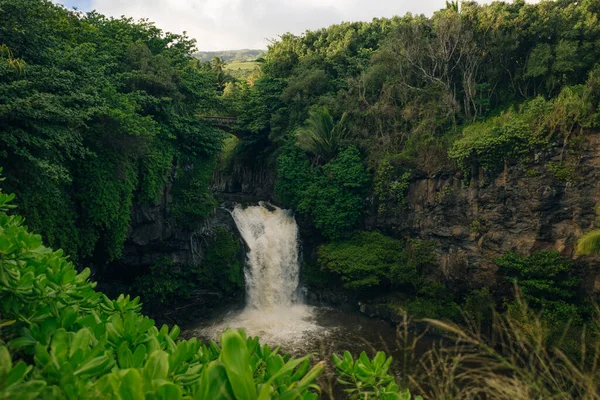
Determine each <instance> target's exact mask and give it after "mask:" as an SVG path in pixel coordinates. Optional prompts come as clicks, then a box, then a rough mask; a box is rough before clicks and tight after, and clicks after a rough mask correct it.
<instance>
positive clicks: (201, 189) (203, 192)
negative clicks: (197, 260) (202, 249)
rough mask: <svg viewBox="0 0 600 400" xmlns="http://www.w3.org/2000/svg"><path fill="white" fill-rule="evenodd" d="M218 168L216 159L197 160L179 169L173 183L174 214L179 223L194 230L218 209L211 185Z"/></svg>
mask: <svg viewBox="0 0 600 400" xmlns="http://www.w3.org/2000/svg"><path fill="white" fill-rule="evenodd" d="M215 167H216V159H215V158H213V157H211V158H210V159H208V160H207V159H202V158H197V159H196V161H195V162H194V163H193V164H191V165H182V166H180V167H179V168H178V169H177V172H176V174H175V180H174V182H173V206H172V213H173V215H174V216H175V218H176V219H177V221H178V222H179V223H180V224H181V225H182V226H186V227H188V228H189V229H194V228H195V227H197V226H198V224H199V223H200V222H201V221H202V220H203V219H204V218H206V217H207V216H209V215H210V214H211V213H212V212H213V211H214V209H215V208H216V207H217V201H216V200H215V199H214V197H213V195H212V192H211V191H210V190H209V185H210V182H211V180H212V177H213V172H214V169H215Z"/></svg>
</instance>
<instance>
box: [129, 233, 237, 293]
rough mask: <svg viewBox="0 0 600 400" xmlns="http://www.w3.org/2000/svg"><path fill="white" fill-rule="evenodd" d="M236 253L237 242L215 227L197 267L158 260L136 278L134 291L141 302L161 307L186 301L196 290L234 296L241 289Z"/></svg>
mask: <svg viewBox="0 0 600 400" xmlns="http://www.w3.org/2000/svg"><path fill="white" fill-rule="evenodd" d="M239 253H240V242H239V240H238V239H237V238H236V237H235V236H234V235H233V234H232V233H231V232H230V231H229V230H227V229H226V228H224V227H217V228H216V229H215V232H214V234H213V235H212V237H209V238H208V239H207V247H206V249H205V254H204V258H203V259H202V261H201V263H200V265H185V264H177V265H175V264H173V262H172V261H171V260H168V259H161V260H158V261H157V262H156V263H155V264H154V265H152V266H151V267H150V271H149V272H148V273H146V274H144V275H142V276H139V277H137V278H136V280H135V283H134V288H135V290H136V292H138V293H139V294H140V295H141V296H142V299H144V301H149V300H158V301H160V302H161V303H162V302H165V301H169V300H176V299H186V298H189V297H190V296H192V294H193V291H194V289H196V288H205V289H213V290H219V291H222V292H223V293H225V294H235V293H238V292H239V291H240V290H241V289H243V287H244V270H243V268H244V266H243V262H242V261H241V260H240V259H239V257H238V256H239Z"/></svg>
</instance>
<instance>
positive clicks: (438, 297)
mask: <svg viewBox="0 0 600 400" xmlns="http://www.w3.org/2000/svg"><path fill="white" fill-rule="evenodd" d="M400 308H401V309H402V310H404V311H406V312H407V313H408V315H410V316H414V317H416V318H437V319H444V320H452V321H459V320H460V317H461V310H460V307H459V306H458V304H457V303H456V301H455V299H454V295H453V294H452V292H450V291H449V290H448V289H447V288H446V286H444V284H442V283H440V282H437V281H425V282H423V283H421V284H420V286H418V287H417V290H416V293H415V296H414V297H409V298H407V299H405V300H403V301H402V303H401V304H400Z"/></svg>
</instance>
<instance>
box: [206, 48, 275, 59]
mask: <svg viewBox="0 0 600 400" xmlns="http://www.w3.org/2000/svg"><path fill="white" fill-rule="evenodd" d="M263 53H264V50H251V49H242V50H225V51H199V52H197V53H195V54H194V57H197V58H199V59H200V60H202V61H211V60H212V59H213V58H214V57H220V58H221V59H223V60H224V61H251V60H255V59H257V58H258V57H260V56H261V55H262V54H263Z"/></svg>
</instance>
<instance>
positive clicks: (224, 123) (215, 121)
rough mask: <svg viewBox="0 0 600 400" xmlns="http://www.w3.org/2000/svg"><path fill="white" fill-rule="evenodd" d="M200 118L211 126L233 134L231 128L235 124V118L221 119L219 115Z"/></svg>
mask: <svg viewBox="0 0 600 400" xmlns="http://www.w3.org/2000/svg"><path fill="white" fill-rule="evenodd" d="M200 118H201V119H203V120H205V121H207V122H208V123H210V124H211V125H213V126H216V127H217V128H221V129H223V130H224V131H226V132H229V133H231V134H234V132H233V131H234V129H233V128H234V127H235V124H236V123H237V118H236V117H223V116H219V115H201V116H200Z"/></svg>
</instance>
